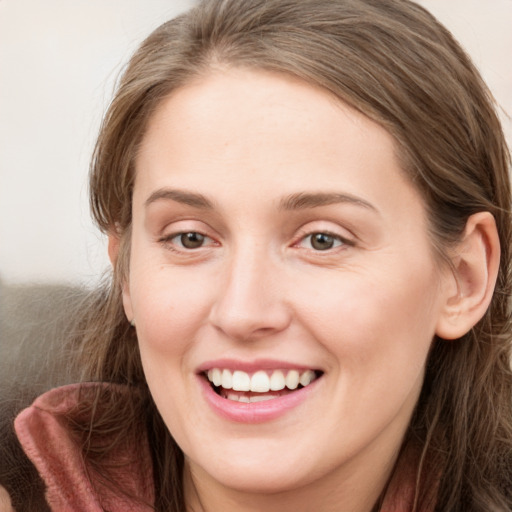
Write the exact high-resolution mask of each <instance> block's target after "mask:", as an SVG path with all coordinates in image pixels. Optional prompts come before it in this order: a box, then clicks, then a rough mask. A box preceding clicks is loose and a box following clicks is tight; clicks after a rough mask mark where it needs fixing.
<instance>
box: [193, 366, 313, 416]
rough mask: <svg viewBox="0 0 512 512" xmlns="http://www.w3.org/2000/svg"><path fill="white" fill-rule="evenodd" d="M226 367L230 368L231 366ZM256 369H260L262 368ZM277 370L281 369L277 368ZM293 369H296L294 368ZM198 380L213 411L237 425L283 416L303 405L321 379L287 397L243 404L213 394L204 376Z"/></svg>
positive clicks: (200, 376)
mask: <svg viewBox="0 0 512 512" xmlns="http://www.w3.org/2000/svg"><path fill="white" fill-rule="evenodd" d="M221 367H222V366H221ZM225 367H226V366H224V368H225ZM228 367H229V368H232V366H228ZM216 368H218V366H216ZM258 368H262V366H259V367H258ZM279 368H283V367H282V366H279ZM293 368H296V367H295V366H294V367H293ZM245 371H247V370H245ZM198 379H199V381H200V384H201V386H202V390H203V394H204V397H205V399H206V401H207V402H208V404H209V405H210V407H211V408H212V409H213V411H214V412H215V413H216V414H218V415H219V416H221V417H222V418H225V419H227V420H230V421H235V422H238V423H263V422H265V421H271V420H274V419H277V418H279V417H280V416H283V415H285V414H286V413H287V412H288V411H290V410H291V409H293V408H295V407H297V406H299V405H300V404H301V403H303V402H304V401H305V400H306V399H307V398H308V396H309V395H310V394H311V393H312V392H313V391H314V389H316V385H317V384H318V382H319V381H320V380H321V378H320V379H317V380H315V381H314V382H312V383H311V384H309V385H308V386H306V387H305V388H301V389H298V390H296V391H294V392H293V393H290V394H288V395H284V396H281V397H278V398H273V399H272V400H266V401H264V402H253V403H243V402H235V401H233V400H228V399H226V398H222V397H221V396H219V395H218V394H217V393H215V391H214V390H213V389H212V387H211V385H210V383H209V382H208V380H207V379H206V378H205V377H204V376H202V375H198Z"/></svg>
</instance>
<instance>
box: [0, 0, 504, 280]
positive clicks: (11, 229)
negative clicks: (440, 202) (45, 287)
mask: <svg viewBox="0 0 512 512" xmlns="http://www.w3.org/2000/svg"><path fill="white" fill-rule="evenodd" d="M191 3H192V0H180V1H178V0H149V1H148V0H73V1H70V0H0V278H1V279H3V280H5V281H8V282H20V281H27V280H37V281H62V280H67V281H69V280H71V281H75V280H79V281H86V282H87V281H91V280H93V279H94V276H97V275H98V274H99V273H100V272H101V271H102V270H103V269H104V268H105V267H106V265H107V262H106V258H105V248H104V244H103V242H102V240H101V238H100V237H99V235H98V234H97V233H96V230H95V229H94V228H93V227H92V225H91V223H90V221H89V214H88V206H87V198H86V173H87V164H88V159H89V155H90V152H91V147H92V142H93V140H94V135H95V133H96V131H97V128H98V124H99V121H100V119H101V113H102V111H103V110H104V108H105V106H106V104H107V102H108V99H109V97H110V95H111V91H112V85H113V81H114V79H115V77H116V75H117V73H118V72H119V70H120V69H121V64H122V63H123V62H125V61H126V59H127V57H128V56H129V55H130V53H131V51H132V50H133V48H134V47H135V45H136V44H137V43H138V42H139V41H140V40H141V39H142V38H143V37H144V36H145V35H146V34H147V33H148V32H149V31H150V30H151V29H152V28H153V27H155V26H157V25H158V24H159V23H160V22H162V21H163V20H165V19H167V18H168V17H170V16H172V15H173V14H174V13H175V12H177V11H180V10H182V9H184V8H186V7H187V6H188V5H190V4H191ZM421 3H422V4H423V5H425V6H426V7H427V8H429V9H431V10H432V11H433V12H434V13H435V14H436V15H437V16H438V17H439V18H440V19H441V20H442V21H443V22H444V23H445V24H446V25H447V26H448V27H449V28H450V29H451V30H452V31H453V33H454V34H455V36H456V37H457V38H459V39H460V40H461V42H462V43H463V44H464V46H465V47H466V48H467V50H468V52H469V53H470V54H471V55H472V56H473V57H474V59H475V61H476V63H477V65H478V66H479V67H480V69H481V71H482V72H483V74H484V77H485V78H486V80H487V81H488V82H489V84H490V86H491V89H492V90H493V91H494V94H495V95H496V97H497V98H498V100H499V102H500V103H501V105H502V106H503V108H504V109H505V110H506V111H507V112H508V113H509V114H512V63H511V60H512V59H511V54H512V29H511V27H512V1H511V0H487V1H485V2H484V1H483V0H422V1H421ZM505 124H506V130H507V133H508V136H509V140H511V139H512V124H511V122H510V120H507V121H506V123H505Z"/></svg>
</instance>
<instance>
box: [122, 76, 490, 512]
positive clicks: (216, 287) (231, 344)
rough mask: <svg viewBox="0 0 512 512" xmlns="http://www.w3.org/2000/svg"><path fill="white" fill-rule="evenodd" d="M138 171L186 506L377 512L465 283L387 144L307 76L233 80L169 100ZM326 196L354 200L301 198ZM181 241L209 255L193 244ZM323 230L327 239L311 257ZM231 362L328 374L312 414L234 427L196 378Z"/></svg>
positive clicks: (128, 303)
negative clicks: (444, 259) (436, 243)
mask: <svg viewBox="0 0 512 512" xmlns="http://www.w3.org/2000/svg"><path fill="white" fill-rule="evenodd" d="M136 172H137V174H136V181H135V188H134V195H133V226H132V230H133V231H132V247H131V255H130V273H129V276H128V279H127V281H126V285H125V287H124V292H123V298H124V304H125V310H126V314H127V317H128V319H130V320H132V319H134V320H135V322H136V328H137V335H138V339H139V344H140V351H141V357H142V362H143V366H144V370H145V374H146V378H147V382H148V385H149V388H150V390H151V393H152V395H153V397H154V400H155V402H156V404H157V406H158V408H159V411H160V413H161V414H162V417H163V419H164V421H165V423H166V425H167V426H168V428H169V430H170V432H171V433H172V435H173V436H174V438H175V439H176V441H177V442H178V444H179V445H180V447H181V448H182V450H183V452H184V453H185V457H186V468H185V476H186V497H187V503H188V506H189V509H190V510H194V511H199V510H203V509H204V510H208V511H221V510H222V511H224V512H226V511H228V512H229V511H231V510H233V511H235V510H237V511H239V510H246V511H252V510H254V511H256V510H258V511H259V510H267V511H273V510H276V511H277V510H279V511H283V510H285V511H286V510H290V511H291V510H293V511H301V510H310V505H311V503H315V510H319V511H331V510H332V511H334V510H337V511H339V510H343V511H344V512H363V511H366V512H368V511H370V510H371V508H372V506H373V505H374V503H375V502H376V500H377V499H378V497H379V495H380V493H381V492H382V489H383V488H384V486H385V484H386V481H387V479H388V477H389V475H390V472H391V470H392V467H393V464H394V462H395V460H396V456H397V453H398V450H399V448H400V445H401V442H402V439H403V435H404V432H405V430H406V428H407V425H408V423H409V421H410V417H411V414H412V412H413V409H414V406H415V404H416V402H417V399H418V395H419V392H420V389H421V385H422V382H423V377H424V367H425V361H426V358H427V354H428V351H429V348H430V346H431V343H432V340H433V338H434V335H435V334H436V333H439V331H443V330H446V329H447V328H448V327H447V325H448V326H449V325H451V324H450V322H451V320H450V318H452V317H454V315H452V314H451V313H450V307H451V308H452V309H453V307H454V306H453V303H454V301H453V296H454V293H455V292H454V290H456V289H457V286H458V284H457V282H456V280H455V279H454V276H453V274H452V273H451V272H448V271H447V270H445V269H443V268H441V267H440V264H439V262H438V261H437V260H436V258H435V256H434V253H433V250H432V243H431V240H430V237H429V234H428V229H427V220H426V218H425V210H424V206H423V202H422V199H421V197H420V195H419V193H418V192H417V191H416V189H414V188H413V186H412V185H411V184H410V183H409V181H408V180H407V178H406V177H405V175H404V173H403V172H402V170H401V169H400V166H399V163H398V158H397V156H396V154H395V144H394V141H393V139H392V137H391V136H390V135H389V134H388V133H387V132H386V131H385V130H384V129H383V128H381V127H380V126H379V125H377V124H376V123H374V122H372V121H371V120H369V119H368V118H366V117H365V116H363V115H362V114H360V113H358V112H355V111H354V110H352V109H351V108H349V107H348V106H346V105H344V104H341V103H340V102H339V101H336V100H334V99H333V98H332V97H331V96H329V95H328V94H327V93H325V92H324V91H322V90H319V89H317V88H314V87H312V86H310V85H308V84H305V83H303V82H300V81H297V80H294V79H292V78H289V77H286V76H280V75H277V74H272V73H265V72H260V71H249V70H234V69H232V70H227V71H226V70H225V71H223V72H222V73H215V72H212V73H211V74H210V75H208V76H205V77H203V78H201V79H198V80H196V81H195V82H193V83H191V84H189V85H187V86H186V87H184V88H182V89H180V90H178V91H175V92H174V93H173V95H171V96H170V97H169V98H167V99H166V100H165V101H164V102H163V103H162V104H161V106H160V108H159V109H158V110H157V111H156V113H155V114H154V115H153V117H152V119H151V120H150V123H149V126H148V129H147V132H146V135H145V137H144V140H143V143H142V147H141V150H140V152H139V154H138V157H137V161H136ZM169 190H173V191H180V193H182V192H186V193H187V194H189V195H185V196H184V195H183V194H181V195H180V193H179V194H176V192H173V193H171V194H169V192H168V191H169ZM332 192H335V193H337V194H340V195H342V196H343V197H344V200H342V201H334V202H331V203H330V204H322V205H318V204H313V203H310V204H307V205H305V206H304V207H302V208H297V207H295V208H291V207H290V206H291V205H290V204H289V203H290V201H289V199H290V197H292V196H293V197H295V196H296V195H297V194H318V193H322V194H323V193H332ZM190 194H200V195H201V196H202V197H204V198H206V199H207V200H208V202H209V203H210V207H208V208H206V207H204V205H200V204H198V203H197V201H196V202H195V203H194V201H191V197H190ZM294 195H295V196H294ZM347 197H348V198H349V200H347ZM185 199H186V200H185ZM316 199H317V200H318V196H316ZM287 200H288V204H287V205H286V204H285V203H286V201H287ZM317 202H318V201H317ZM295 206H297V205H295ZM476 231H477V230H475V232H476ZM187 232H197V233H201V234H202V235H204V236H205V239H204V243H203V245H202V246H200V247H198V248H196V249H187V248H185V247H183V246H182V245H181V244H180V240H181V238H180V234H181V233H187ZM478 232H481V230H480V231H478ZM312 233H329V234H331V235H332V236H333V237H334V238H333V240H334V245H333V247H332V248H330V249H327V250H317V249H315V248H314V247H313V246H312V244H311V237H310V235H311V234H312ZM483 239H484V237H482V236H481V237H480V238H479V239H478V240H483ZM478 240H477V241H476V242H475V244H476V245H478V247H479V248H480V247H481V246H482V244H483V243H484V242H481V243H478ZM483 252H484V253H485V252H486V251H483ZM469 281H470V280H468V282H469ZM447 318H448V320H447ZM457 318H460V315H459V316H458V317H457ZM454 332H455V331H454ZM220 358H229V359H233V360H237V361H242V362H252V361H255V360H258V359H272V360H277V361H284V362H287V363H291V364H293V365H297V366H300V367H306V368H314V369H319V370H321V371H322V372H323V375H322V377H321V378H320V379H319V380H318V381H317V382H316V385H315V388H314V390H313V391H312V392H311V393H310V394H309V395H308V397H307V399H305V400H304V401H303V402H302V403H301V404H300V405H299V406H297V407H295V408H293V409H291V410H289V411H287V412H286V413H285V414H283V415H281V416H280V417H278V418H277V419H274V420H272V421H268V422H263V423H259V424H257V425H252V424H241V423H237V422H234V421H230V420H227V419H225V418H222V417H220V416H219V415H217V414H216V413H215V412H214V411H213V410H212V409H211V408H210V407H209V405H208V404H207V402H206V401H205V398H204V396H203V392H202V387H201V386H200V385H199V378H198V376H197V368H198V367H199V366H200V365H202V364H204V363H205V362H207V361H211V360H215V359H220Z"/></svg>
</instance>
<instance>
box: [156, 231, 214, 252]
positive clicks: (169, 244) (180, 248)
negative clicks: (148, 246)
mask: <svg viewBox="0 0 512 512" xmlns="http://www.w3.org/2000/svg"><path fill="white" fill-rule="evenodd" d="M186 235H195V236H197V235H199V237H202V238H203V241H205V240H210V241H212V242H214V240H213V239H212V238H211V237H209V236H208V235H205V234H204V233H201V232H200V231H179V232H178V233H171V234H169V235H165V236H163V237H162V238H160V239H159V240H158V241H159V242H160V243H161V244H163V245H165V247H166V248H168V249H170V250H172V251H175V252H180V253H182V252H188V251H194V250H196V249H201V248H203V247H204V245H203V244H201V245H200V246H198V247H193V248H190V247H185V246H184V245H183V240H181V243H177V242H173V240H174V239H176V238H182V237H183V236H186Z"/></svg>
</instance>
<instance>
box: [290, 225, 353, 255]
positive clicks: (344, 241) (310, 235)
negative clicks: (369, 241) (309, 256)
mask: <svg viewBox="0 0 512 512" xmlns="http://www.w3.org/2000/svg"><path fill="white" fill-rule="evenodd" d="M316 235H322V236H325V237H327V238H330V239H332V240H333V241H334V243H336V242H338V243H337V245H334V246H333V247H328V248H326V249H323V250H322V249H315V248H314V247H313V237H314V236H316ZM308 239H309V245H310V247H307V248H306V249H307V250H310V251H312V252H315V253H322V252H323V253H329V252H332V251H335V250H339V249H342V248H343V247H344V246H345V247H346V246H349V247H353V246H354V245H355V243H354V242H353V241H352V240H349V239H347V238H345V237H342V236H340V235H338V234H336V233H333V232H331V231H327V230H325V231H324V230H319V231H311V232H308V233H305V234H303V235H302V236H301V237H300V238H299V241H298V242H297V243H296V244H295V246H301V245H302V244H304V242H305V241H306V240H308Z"/></svg>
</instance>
